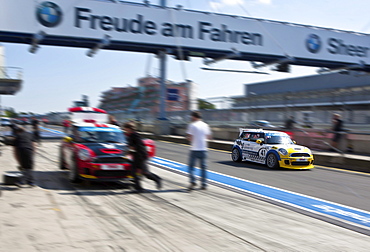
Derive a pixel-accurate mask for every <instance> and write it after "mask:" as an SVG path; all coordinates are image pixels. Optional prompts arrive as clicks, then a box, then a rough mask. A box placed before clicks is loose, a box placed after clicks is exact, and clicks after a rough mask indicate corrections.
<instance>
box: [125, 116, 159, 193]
mask: <svg viewBox="0 0 370 252" xmlns="http://www.w3.org/2000/svg"><path fill="white" fill-rule="evenodd" d="M123 130H124V131H125V135H126V137H127V145H128V147H129V149H130V150H131V153H132V156H133V163H132V176H133V177H134V183H135V190H136V192H142V191H144V188H143V187H142V186H141V183H140V178H139V177H138V172H139V171H140V170H141V172H142V174H143V175H144V176H145V177H146V178H148V179H150V180H153V181H155V182H156V184H157V189H158V190H159V189H161V187H162V179H161V178H160V177H159V176H158V175H156V174H154V173H152V172H150V171H149V168H148V165H147V160H148V152H147V150H146V147H145V144H144V142H143V140H142V139H141V136H140V135H139V133H137V132H136V126H135V124H134V123H133V122H127V123H125V124H124V125H123Z"/></svg>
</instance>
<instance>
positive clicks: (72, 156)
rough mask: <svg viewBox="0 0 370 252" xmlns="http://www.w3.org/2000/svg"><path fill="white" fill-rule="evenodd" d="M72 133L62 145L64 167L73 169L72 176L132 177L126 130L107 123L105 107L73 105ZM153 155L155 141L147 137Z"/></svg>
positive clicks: (95, 179)
mask: <svg viewBox="0 0 370 252" xmlns="http://www.w3.org/2000/svg"><path fill="white" fill-rule="evenodd" d="M70 112H72V119H71V120H72V122H73V123H72V125H71V134H70V135H69V136H67V137H65V138H64V139H63V140H62V143H61V145H60V168H61V169H68V170H69V180H70V181H71V182H78V181H80V180H81V179H84V180H94V181H109V180H132V173H131V171H132V170H131V155H130V154H129V152H128V147H127V143H126V138H125V135H124V132H123V131H122V130H121V129H120V128H119V127H118V126H115V125H112V124H108V123H105V122H106V121H107V120H108V115H107V113H106V112H105V111H104V110H101V109H96V108H90V107H76V108H71V109H70ZM144 143H145V145H146V146H147V150H148V154H149V157H153V156H154V155H155V145H154V141H153V140H150V139H144Z"/></svg>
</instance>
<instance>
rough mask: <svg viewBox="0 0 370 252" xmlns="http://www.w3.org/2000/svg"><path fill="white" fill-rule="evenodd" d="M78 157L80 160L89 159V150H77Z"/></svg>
mask: <svg viewBox="0 0 370 252" xmlns="http://www.w3.org/2000/svg"><path fill="white" fill-rule="evenodd" d="M78 158H79V159H80V160H82V161H88V160H90V159H91V158H92V157H91V154H90V151H89V150H87V149H80V150H79V151H78Z"/></svg>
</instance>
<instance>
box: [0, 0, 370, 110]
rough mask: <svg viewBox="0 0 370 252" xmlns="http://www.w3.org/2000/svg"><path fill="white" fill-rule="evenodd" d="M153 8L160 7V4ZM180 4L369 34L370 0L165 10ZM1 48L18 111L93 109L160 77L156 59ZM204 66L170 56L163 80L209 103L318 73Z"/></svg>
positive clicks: (273, 1)
mask: <svg viewBox="0 0 370 252" xmlns="http://www.w3.org/2000/svg"><path fill="white" fill-rule="evenodd" d="M132 2H142V1H132ZM151 3H153V4H159V0H151ZM178 4H180V5H183V6H184V8H186V9H194V10H202V11H210V12H217V13H224V14H233V15H238V16H247V17H253V18H264V19H270V20H276V21H286V22H292V23H298V24H306V25H314V26H319V27H327V28H335V29H341V30H348V31H357V32H364V33H370V16H369V10H370V1H367V0H352V1H345V0H339V1H338V0H320V1H319V0H310V1H304V0H213V1H211V0H208V1H206V0H187V1H181V0H167V5H168V6H171V7H172V6H176V5H178ZM2 45H3V46H4V47H5V55H6V66H8V67H20V68H22V69H23V77H24V78H23V79H24V82H23V88H22V90H21V91H20V92H19V93H17V94H16V95H15V96H2V97H1V103H2V106H5V107H13V108H14V109H15V110H16V111H18V112H34V113H47V112H50V111H65V110H66V109H67V108H68V107H70V106H71V105H72V101H74V100H80V98H81V95H88V96H89V98H90V102H91V105H92V106H97V105H98V103H99V98H100V94H101V92H102V91H106V90H108V89H110V88H111V87H119V86H127V85H132V86H136V83H137V79H138V78H140V77H143V76H145V75H146V73H147V71H148V72H149V74H151V75H153V76H158V73H159V67H158V65H159V62H158V60H157V59H156V58H155V57H154V56H153V55H148V54H143V53H132V52H117V51H107V50H102V51H99V52H98V53H97V54H96V55H95V56H94V57H92V58H90V57H87V56H86V51H87V49H75V48H63V47H50V46H41V48H40V49H39V51H38V52H37V53H36V54H31V53H29V52H28V48H29V45H23V44H9V43H2ZM148 66H150V67H149V68H148ZM202 66H204V65H203V61H202V59H200V58H192V60H191V61H190V62H181V61H176V60H173V59H172V58H171V57H169V59H168V69H167V78H168V79H169V80H172V81H176V82H181V81H183V80H184V79H190V80H192V81H194V82H196V83H198V84H199V91H198V93H199V98H209V97H221V96H235V95H242V94H243V87H244V85H243V84H246V83H254V82H260V81H266V80H271V79H281V78H291V77H295V76H300V75H309V74H315V73H316V70H317V69H316V68H308V67H293V68H292V71H291V73H289V74H288V73H278V72H274V71H270V70H269V68H264V69H261V70H266V71H268V72H269V73H270V75H253V74H241V73H227V72H214V71H204V70H201V69H200V68H201V67H202ZM213 66H214V67H217V68H228V69H238V70H254V69H253V68H251V66H250V63H249V62H236V61H232V60H227V61H223V62H219V63H217V64H215V65H213ZM183 69H185V71H184V70H183Z"/></svg>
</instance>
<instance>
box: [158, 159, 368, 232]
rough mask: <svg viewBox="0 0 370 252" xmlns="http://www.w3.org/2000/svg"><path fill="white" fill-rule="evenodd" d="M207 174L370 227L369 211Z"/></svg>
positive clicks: (164, 162)
mask: <svg viewBox="0 0 370 252" xmlns="http://www.w3.org/2000/svg"><path fill="white" fill-rule="evenodd" d="M152 162H153V163H155V164H158V165H163V166H166V167H168V168H171V169H175V170H177V171H182V172H188V166H187V165H185V164H181V163H178V162H174V161H171V160H167V159H163V158H159V157H155V158H153V159H152ZM194 172H195V175H197V176H200V169H198V168H195V171H194ZM207 176H208V179H209V180H212V181H215V182H218V183H221V184H224V185H228V186H230V187H233V188H237V189H239V190H244V191H247V192H249V193H253V194H255V195H259V196H262V197H264V198H268V199H272V200H275V201H279V202H282V203H285V204H288V205H291V206H294V207H297V208H300V209H304V210H307V211H310V212H314V213H319V214H324V215H327V216H331V217H335V218H337V219H340V220H345V221H347V222H350V223H354V224H357V225H361V226H365V227H370V213H369V212H367V211H363V210H360V209H356V208H352V207H348V206H344V205H340V204H336V203H333V202H330V201H326V200H321V199H318V198H314V197H310V196H306V195H302V194H298V193H294V192H290V191H287V190H282V189H279V188H275V187H271V186H267V185H263V184H259V183H255V182H251V181H248V180H244V179H240V178H235V177H232V176H228V175H224V174H220V173H217V172H212V171H208V173H207Z"/></svg>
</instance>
